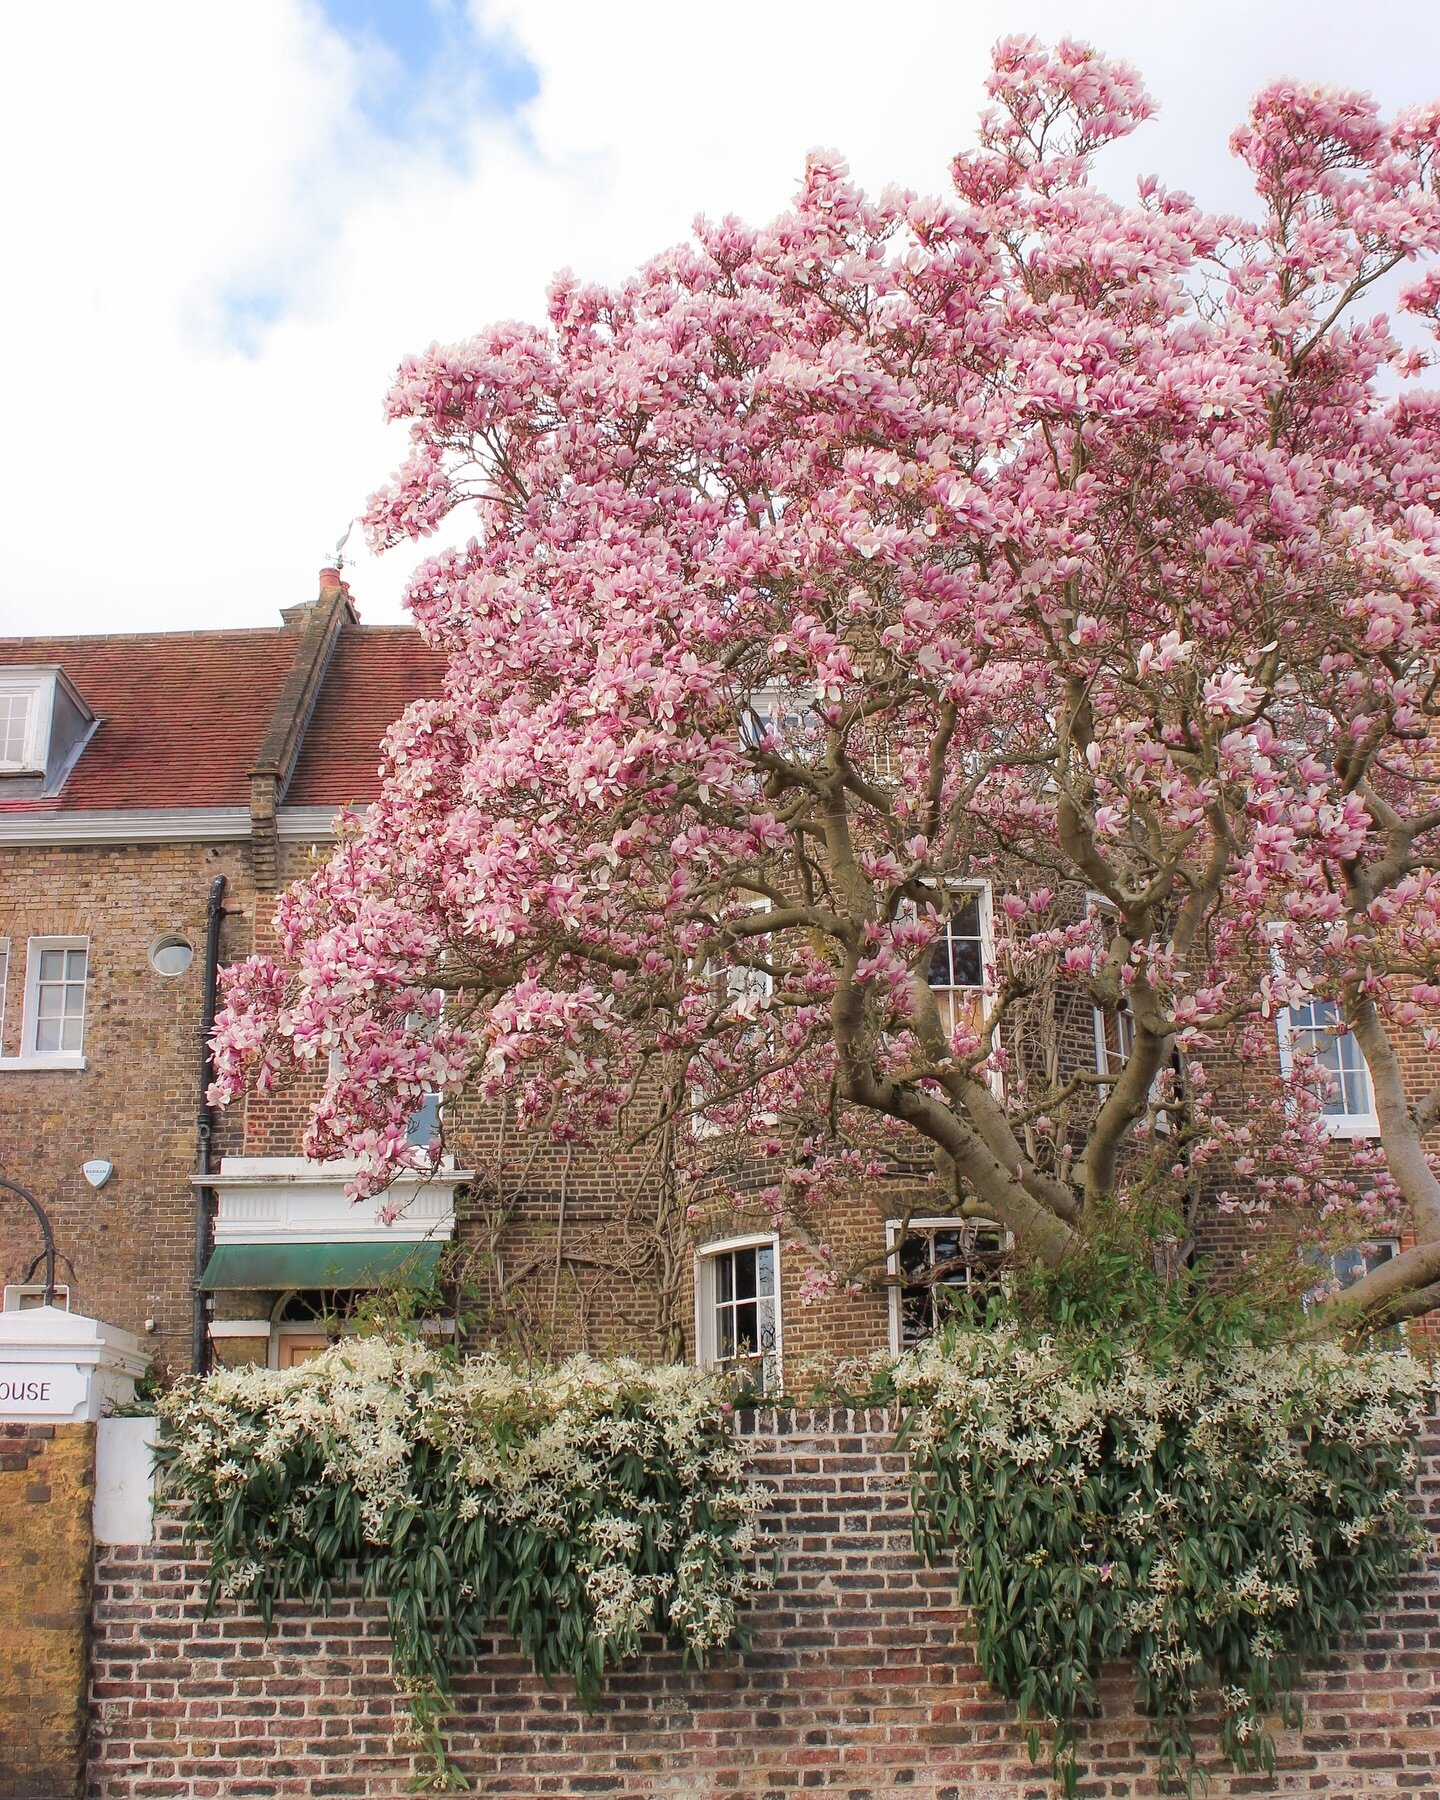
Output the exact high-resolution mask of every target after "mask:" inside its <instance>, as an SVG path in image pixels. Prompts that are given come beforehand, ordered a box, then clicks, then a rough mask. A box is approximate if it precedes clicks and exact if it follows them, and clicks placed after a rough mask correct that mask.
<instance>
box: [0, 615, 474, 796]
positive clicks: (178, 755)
mask: <svg viewBox="0 0 1440 1800" xmlns="http://www.w3.org/2000/svg"><path fill="white" fill-rule="evenodd" d="M300 635H301V634H300V632H299V631H298V630H297V629H295V627H294V626H293V625H292V626H289V627H284V626H276V627H274V628H272V629H265V630H252V631H177V632H168V631H167V632H143V633H138V634H134V635H129V634H126V635H117V636H113V637H64V638H61V637H55V638H43V637H24V638H0V668H7V667H9V668H14V667H23V666H26V665H29V664H34V663H58V664H59V665H60V667H61V668H62V669H63V670H64V671H65V674H66V675H67V676H68V677H69V679H70V680H71V681H72V682H73V683H74V685H75V687H76V688H77V689H78V690H79V693H80V695H81V697H82V698H83V699H84V700H85V702H86V704H87V705H88V706H89V707H90V710H91V711H92V712H93V713H94V714H95V716H96V718H97V720H98V721H99V723H98V725H97V727H96V729H95V731H94V732H93V734H92V735H91V737H90V739H89V740H88V742H87V743H86V745H85V747H84V749H83V750H82V752H81V754H80V756H79V759H78V760H77V762H76V763H75V766H74V767H73V768H72V769H71V771H70V773H69V775H68V776H67V777H66V779H65V781H64V783H63V785H62V786H61V788H60V791H59V792H58V793H55V794H47V795H45V796H43V797H39V798H18V797H17V798H10V799H6V798H5V797H4V796H3V789H0V811H3V812H8V813H15V812H86V811H102V810H104V811H108V810H119V811H124V810H130V809H139V808H148V807H158V808H173V807H205V806H248V804H249V800H250V771H251V769H253V768H254V767H255V763H256V759H257V753H258V751H259V749H260V745H261V742H262V740H263V739H264V737H265V735H266V731H267V729H268V727H269V725H270V722H271V719H272V716H273V715H274V712H275V707H276V702H277V700H278V698H279V696H280V692H281V689H282V688H283V686H284V684H285V679H286V676H287V675H288V674H289V673H290V669H291V666H292V664H293V662H294V658H295V652H296V648H297V646H298V643H299V640H300ZM443 668H444V658H443V657H441V656H437V655H436V654H435V653H434V652H432V651H429V650H427V649H426V648H425V647H424V645H423V644H422V642H421V640H420V635H419V633H418V632H416V631H415V630H413V629H412V628H410V627H408V626H379V627H376V626H366V627H361V626H349V625H347V626H346V627H345V628H344V629H343V630H342V632H341V634H340V640H339V642H338V644H337V645H336V648H335V652H334V655H333V658H332V661H331V664H330V667H329V669H328V670H327V672H326V677H325V683H324V686H323V687H322V689H321V692H320V696H319V698H318V700H317V702H316V705H315V710H314V713H313V715H312V718H311V721H310V724H309V727H308V729H307V731H306V733H305V741H304V745H303V748H302V750H301V753H300V756H299V758H298V759H297V763H296V769H295V776H294V779H293V780H292V782H291V785H290V791H288V792H287V793H286V794H285V795H284V800H285V801H286V802H287V803H289V804H295V805H328V804H332V803H333V804H336V805H339V804H343V803H344V802H345V801H359V800H366V799H369V798H371V797H372V796H373V795H374V793H375V791H376V788H377V786H378V782H377V780H376V770H377V765H378V763H379V750H378V745H379V741H380V737H381V735H382V733H383V732H384V730H385V727H386V726H387V725H388V724H389V723H390V721H391V720H392V719H393V718H395V717H396V716H398V714H399V713H400V712H401V711H402V709H403V708H404V706H405V704H406V702H407V701H409V700H412V699H415V698H416V697H418V696H419V695H421V694H427V693H437V692H438V691H439V687H440V675H441V671H442V670H443Z"/></svg>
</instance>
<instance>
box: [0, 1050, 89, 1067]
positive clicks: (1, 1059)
mask: <svg viewBox="0 0 1440 1800" xmlns="http://www.w3.org/2000/svg"><path fill="white" fill-rule="evenodd" d="M88 1066H89V1065H88V1063H87V1062H86V1060H85V1058H84V1057H83V1056H81V1055H80V1054H78V1053H71V1054H67V1055H62V1056H0V1070H6V1069H84V1068H87V1067H88Z"/></svg>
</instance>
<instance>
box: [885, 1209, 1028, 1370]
mask: <svg viewBox="0 0 1440 1800" xmlns="http://www.w3.org/2000/svg"><path fill="white" fill-rule="evenodd" d="M902 1226H903V1228H904V1230H905V1231H906V1232H911V1231H937V1230H954V1229H957V1228H963V1227H965V1226H973V1227H975V1228H976V1229H977V1230H980V1231H1000V1232H1003V1233H1004V1237H1005V1248H1006V1249H1007V1250H1009V1249H1010V1248H1012V1246H1013V1245H1014V1242H1015V1238H1014V1235H1013V1233H1011V1232H1009V1231H1005V1228H1004V1226H1003V1225H1001V1224H1000V1223H999V1221H998V1220H996V1219H959V1218H956V1217H955V1215H954V1214H953V1213H942V1214H936V1215H934V1216H930V1215H927V1216H926V1217H925V1218H914V1219H887V1220H886V1221H885V1272H886V1274H887V1275H891V1276H898V1275H900V1274H901V1273H902V1271H901V1268H900V1243H901V1228H902ZM950 1285H951V1284H950V1283H948V1282H942V1283H941V1286H944V1287H948V1286H950ZM888 1298H889V1321H888V1323H889V1334H890V1354H891V1355H892V1356H899V1355H901V1354H902V1353H903V1350H904V1329H903V1327H904V1321H903V1319H902V1317H901V1313H900V1304H901V1298H902V1296H901V1291H900V1287H899V1285H898V1283H893V1282H892V1284H891V1286H890V1290H889V1296H888Z"/></svg>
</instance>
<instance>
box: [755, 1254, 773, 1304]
mask: <svg viewBox="0 0 1440 1800" xmlns="http://www.w3.org/2000/svg"><path fill="white" fill-rule="evenodd" d="M755 1272H756V1281H755V1291H756V1293H757V1294H760V1295H761V1296H762V1297H765V1296H773V1294H774V1292H775V1246H774V1245H773V1244H762V1245H761V1246H760V1248H759V1249H758V1250H757V1251H756V1252H755Z"/></svg>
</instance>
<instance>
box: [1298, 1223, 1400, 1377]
mask: <svg viewBox="0 0 1440 1800" xmlns="http://www.w3.org/2000/svg"><path fill="white" fill-rule="evenodd" d="M1367 1250H1370V1251H1380V1250H1383V1251H1385V1252H1387V1254H1386V1255H1383V1256H1376V1257H1375V1260H1374V1261H1373V1262H1372V1261H1371V1260H1370V1257H1369V1256H1368V1255H1366V1254H1365V1252H1366V1251H1367ZM1357 1251H1358V1252H1359V1253H1360V1255H1361V1259H1362V1261H1363V1263H1364V1264H1365V1266H1364V1267H1363V1268H1362V1269H1361V1271H1360V1273H1359V1274H1358V1275H1356V1276H1354V1277H1353V1279H1351V1280H1350V1281H1341V1280H1340V1269H1339V1266H1338V1265H1339V1262H1340V1258H1341V1257H1342V1256H1351V1255H1354V1254H1355V1253H1356V1252H1357ZM1399 1254H1400V1240H1399V1238H1398V1237H1392V1236H1387V1237H1373V1238H1365V1239H1363V1240H1362V1241H1361V1243H1359V1244H1352V1245H1351V1247H1350V1249H1349V1250H1328V1251H1325V1252H1323V1253H1322V1254H1321V1255H1319V1256H1307V1257H1306V1261H1307V1262H1311V1261H1313V1263H1314V1265H1315V1271H1316V1273H1317V1274H1320V1273H1322V1272H1323V1274H1324V1277H1325V1280H1324V1282H1323V1283H1322V1284H1320V1286H1318V1287H1316V1288H1313V1289H1312V1290H1311V1291H1310V1292H1309V1293H1308V1294H1306V1295H1305V1296H1304V1299H1303V1301H1302V1302H1301V1304H1302V1305H1303V1306H1304V1308H1305V1311H1306V1312H1307V1313H1308V1312H1309V1311H1310V1308H1311V1306H1312V1305H1313V1304H1314V1302H1315V1300H1316V1299H1317V1298H1318V1296H1319V1295H1320V1294H1321V1293H1323V1292H1324V1289H1325V1287H1326V1286H1328V1284H1329V1283H1330V1282H1331V1281H1339V1282H1340V1292H1341V1293H1342V1294H1343V1293H1345V1292H1346V1291H1347V1290H1348V1289H1349V1288H1352V1287H1354V1286H1355V1283H1356V1282H1357V1281H1360V1280H1362V1279H1363V1278H1364V1277H1365V1276H1366V1275H1370V1274H1373V1273H1374V1271H1375V1270H1376V1269H1381V1268H1384V1266H1385V1264H1386V1263H1387V1262H1390V1261H1391V1260H1392V1259H1393V1258H1394V1257H1397V1256H1398V1255H1399ZM1405 1323H1406V1322H1405V1320H1404V1319H1401V1320H1400V1321H1399V1322H1398V1323H1397V1324H1394V1325H1390V1326H1387V1327H1385V1328H1384V1329H1382V1330H1381V1331H1378V1332H1370V1333H1369V1334H1368V1335H1367V1336H1366V1339H1365V1348H1366V1349H1368V1350H1374V1349H1376V1348H1377V1339H1380V1340H1384V1339H1386V1338H1388V1339H1389V1343H1390V1347H1391V1348H1393V1349H1395V1350H1401V1349H1403V1348H1404V1347H1405V1337H1406V1331H1405Z"/></svg>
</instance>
